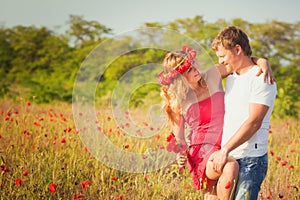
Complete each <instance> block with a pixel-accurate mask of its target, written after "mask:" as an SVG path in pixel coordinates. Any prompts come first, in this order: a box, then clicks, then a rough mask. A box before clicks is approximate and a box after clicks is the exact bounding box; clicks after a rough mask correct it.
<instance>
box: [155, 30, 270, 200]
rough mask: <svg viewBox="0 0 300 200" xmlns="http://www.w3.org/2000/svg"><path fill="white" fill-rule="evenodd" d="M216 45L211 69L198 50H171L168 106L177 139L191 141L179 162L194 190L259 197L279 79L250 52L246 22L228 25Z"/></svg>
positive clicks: (166, 66) (164, 76)
mask: <svg viewBox="0 0 300 200" xmlns="http://www.w3.org/2000/svg"><path fill="white" fill-rule="evenodd" d="M212 48H213V50H214V51H215V53H216V55H217V56H218V58H219V63H220V64H218V65H215V66H213V67H211V68H210V69H208V70H207V71H206V72H205V73H200V72H199V70H198V68H199V67H200V64H199V63H198V62H197V60H196V59H195V58H196V51H195V50H193V49H192V48H190V47H183V49H182V51H174V52H171V53H168V54H167V55H166V56H165V58H164V61H163V71H162V72H161V73H160V74H159V79H160V80H159V81H160V84H161V85H162V88H161V96H162V98H163V109H164V111H165V113H166V116H167V119H168V121H169V123H170V125H171V127H172V130H173V134H174V135H175V138H176V141H177V142H178V143H180V144H181V145H183V146H187V147H188V148H187V149H186V150H183V151H182V152H181V153H180V157H179V159H178V160H177V162H178V164H179V166H180V167H182V166H184V165H185V164H186V162H187V165H188V168H189V171H190V173H191V175H192V178H193V181H194V187H195V189H204V192H205V198H206V199H208V198H210V199H233V198H234V199H246V198H247V199H248V200H256V199H257V196H258V192H259V190H260V186H261V183H262V181H263V179H264V177H265V175H266V172H267V166H268V158H267V144H268V141H267V140H268V128H269V123H270V115H271V113H272V110H273V105H274V100H275V97H276V85H275V84H273V81H274V80H273V77H272V73H271V70H270V69H269V68H268V63H267V61H266V60H265V59H260V58H259V59H257V58H253V57H251V54H252V51H251V47H250V44H249V40H248V37H247V35H246V34H245V33H244V32H243V31H242V30H241V29H240V28H238V27H235V26H230V27H226V28H225V29H223V30H222V31H221V32H220V33H219V34H218V36H217V37H216V38H215V39H214V41H213V44H212ZM256 64H258V65H260V66H261V67H259V66H257V65H256ZM261 71H264V72H265V76H263V74H261ZM267 72H269V75H268V76H266V73H267ZM270 74H271V75H270ZM225 77H227V80H226V89H225V92H224V91H223V87H222V78H225ZM266 77H267V78H266ZM266 79H268V82H269V83H266ZM185 124H187V125H189V127H190V129H191V131H190V133H189V135H188V136H187V137H186V136H185V133H184V130H185ZM234 193H235V194H234Z"/></svg>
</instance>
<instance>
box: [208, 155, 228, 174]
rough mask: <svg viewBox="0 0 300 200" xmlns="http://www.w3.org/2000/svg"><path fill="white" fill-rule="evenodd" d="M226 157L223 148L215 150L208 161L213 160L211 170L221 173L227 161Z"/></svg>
mask: <svg viewBox="0 0 300 200" xmlns="http://www.w3.org/2000/svg"><path fill="white" fill-rule="evenodd" d="M227 157H228V153H227V152H226V151H225V150H224V149H221V150H220V151H216V152H215V153H214V154H213V155H212V156H211V157H210V159H209V161H211V162H213V170H215V171H216V172H218V173H221V172H222V171H223V168H224V166H225V164H226V162H227Z"/></svg>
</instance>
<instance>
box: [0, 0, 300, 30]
mask: <svg viewBox="0 0 300 200" xmlns="http://www.w3.org/2000/svg"><path fill="white" fill-rule="evenodd" d="M299 9H300V1H299V0H0V25H3V26H4V27H7V28H8V27H13V26H16V25H24V26H29V25H34V26H37V27H40V26H46V27H48V28H49V29H51V30H53V31H57V32H64V31H65V30H66V29H67V28H68V25H67V21H68V19H69V15H78V16H82V17H83V18H84V19H85V20H87V21H90V20H96V21H98V22H99V23H100V24H102V25H105V26H106V27H107V28H111V29H113V33H114V34H118V33H122V32H126V31H131V30H134V29H136V28H139V27H140V26H142V25H143V24H144V23H145V22H160V23H167V22H172V21H175V20H176V19H185V18H193V17H195V16H197V15H200V16H203V19H204V20H205V21H206V22H212V23H213V22H216V21H217V20H218V19H225V20H231V19H233V18H241V19H243V20H245V21H248V22H252V23H259V22H266V21H271V20H278V21H283V22H288V23H294V22H299V21H300V12H299Z"/></svg>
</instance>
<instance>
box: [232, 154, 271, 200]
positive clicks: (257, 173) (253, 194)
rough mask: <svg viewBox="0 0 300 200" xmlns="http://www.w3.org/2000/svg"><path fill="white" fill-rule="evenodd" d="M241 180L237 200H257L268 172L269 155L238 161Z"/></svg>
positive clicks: (239, 180) (237, 189) (238, 185)
mask: <svg viewBox="0 0 300 200" xmlns="http://www.w3.org/2000/svg"><path fill="white" fill-rule="evenodd" d="M237 162H238V163H239V165H240V171H239V179H238V182H237V187H236V191H235V198H234V199H235V200H257V196H258V192H259V191H260V186H261V184H262V182H263V180H264V178H265V177H266V174H267V170H268V154H267V153H266V154H265V155H263V156H260V157H245V158H241V159H238V160H237Z"/></svg>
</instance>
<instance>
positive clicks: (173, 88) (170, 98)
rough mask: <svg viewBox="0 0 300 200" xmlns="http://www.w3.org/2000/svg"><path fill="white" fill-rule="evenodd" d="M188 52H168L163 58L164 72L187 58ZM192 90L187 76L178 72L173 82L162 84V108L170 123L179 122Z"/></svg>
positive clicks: (169, 70) (167, 71) (168, 71)
mask: <svg viewBox="0 0 300 200" xmlns="http://www.w3.org/2000/svg"><path fill="white" fill-rule="evenodd" d="M185 57H186V53H185V52H183V51H174V52H170V53H168V54H167V55H166V56H165V58H164V60H163V71H164V73H166V74H168V73H170V72H171V71H172V70H173V69H174V68H175V67H176V66H178V64H180V63H182V60H183V59H185ZM189 90H190V87H189V84H188V82H187V80H186V78H185V77H184V76H183V75H181V74H178V75H177V76H176V77H174V78H173V80H172V82H171V84H169V85H162V87H161V92H160V95H161V97H162V98H163V104H162V109H163V110H164V112H165V114H166V117H167V120H168V121H169V123H171V125H172V124H174V123H175V122H178V120H179V118H178V116H180V114H183V107H182V105H183V101H184V100H185V99H186V98H187V94H188V92H189Z"/></svg>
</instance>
